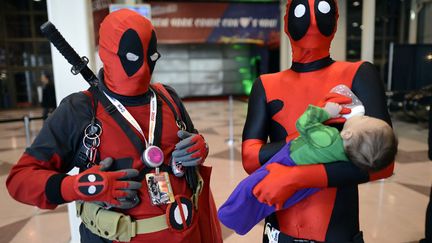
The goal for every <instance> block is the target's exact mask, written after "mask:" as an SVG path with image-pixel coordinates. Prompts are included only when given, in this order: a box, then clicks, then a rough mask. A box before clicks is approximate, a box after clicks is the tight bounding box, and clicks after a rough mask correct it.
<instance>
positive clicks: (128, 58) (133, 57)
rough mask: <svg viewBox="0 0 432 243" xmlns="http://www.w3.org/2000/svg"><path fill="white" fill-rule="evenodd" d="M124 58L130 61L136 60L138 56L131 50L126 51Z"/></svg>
mask: <svg viewBox="0 0 432 243" xmlns="http://www.w3.org/2000/svg"><path fill="white" fill-rule="evenodd" d="M126 59H127V60H128V61H131V62H136V61H137V60H138V59H139V56H138V55H135V54H133V53H132V52H128V53H126Z"/></svg>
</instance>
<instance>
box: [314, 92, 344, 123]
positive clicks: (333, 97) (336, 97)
mask: <svg viewBox="0 0 432 243" xmlns="http://www.w3.org/2000/svg"><path fill="white" fill-rule="evenodd" d="M328 102H333V103H336V104H339V105H342V110H341V111H340V112H339V114H341V115H344V114H349V113H351V109H350V108H347V107H344V106H343V105H346V104H351V103H352V99H351V98H350V97H347V96H344V95H341V94H338V93H328V94H327V95H326V96H324V99H322V100H321V101H319V102H318V104H317V106H319V107H325V105H326V104H327V103H328ZM345 121H346V119H345V118H344V117H336V118H332V119H329V120H327V121H326V122H324V123H325V124H334V123H344V122H345Z"/></svg>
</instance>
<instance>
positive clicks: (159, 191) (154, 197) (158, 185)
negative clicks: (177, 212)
mask: <svg viewBox="0 0 432 243" xmlns="http://www.w3.org/2000/svg"><path fill="white" fill-rule="evenodd" d="M146 182H147V188H148V192H149V195H150V200H151V203H152V204H153V205H164V204H169V203H172V202H174V193H173V190H172V188H171V183H170V180H169V175H168V173H167V172H160V173H148V174H146Z"/></svg>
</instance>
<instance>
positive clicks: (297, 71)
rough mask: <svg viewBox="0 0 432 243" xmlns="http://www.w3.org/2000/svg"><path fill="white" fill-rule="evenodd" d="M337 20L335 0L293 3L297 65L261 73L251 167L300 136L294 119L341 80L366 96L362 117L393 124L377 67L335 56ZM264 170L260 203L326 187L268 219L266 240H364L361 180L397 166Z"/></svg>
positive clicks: (246, 135) (253, 110) (251, 111)
mask: <svg viewBox="0 0 432 243" xmlns="http://www.w3.org/2000/svg"><path fill="white" fill-rule="evenodd" d="M337 19H338V10H337V3H336V1H334V0H289V1H288V3H287V6H286V14H285V18H284V20H285V32H286V34H287V35H288V37H289V38H290V42H291V46H292V57H293V58H292V59H293V63H292V67H291V69H288V70H284V71H281V72H278V73H273V74H266V75H262V76H260V77H259V78H258V79H257V80H256V81H255V83H254V85H253V88H252V91H251V94H250V98H249V106H248V114H247V118H246V123H245V126H244V130H243V143H242V160H243V166H244V168H245V170H246V171H247V172H248V173H252V172H254V171H255V170H257V169H258V168H259V167H260V166H261V165H263V164H264V163H265V162H266V161H268V160H269V159H270V158H271V157H272V156H273V155H274V154H275V153H276V152H277V151H279V150H280V149H281V148H282V147H283V146H284V145H285V144H286V143H287V142H288V141H291V140H292V139H293V138H295V137H296V136H297V133H296V128H295V121H296V120H297V119H298V118H299V116H300V115H301V114H302V112H303V111H304V110H305V109H306V108H307V106H308V105H309V104H314V105H317V104H318V103H319V101H321V100H325V98H326V97H325V96H326V94H328V93H329V91H330V90H331V89H332V88H333V87H335V86H336V85H339V84H344V85H346V86H348V87H349V88H351V90H352V91H353V92H354V94H355V95H356V96H357V97H358V98H359V99H360V100H361V101H362V102H363V105H364V107H365V110H366V113H365V115H368V116H371V117H376V118H379V119H382V120H384V121H386V122H387V123H389V124H391V120H390V116H389V114H388V112H387V106H386V99H385V93H384V87H383V83H382V82H381V81H380V79H379V77H378V74H377V72H376V70H375V68H374V67H373V65H372V64H370V63H367V62H355V63H350V62H339V61H334V60H332V59H331V57H330V53H329V49H330V43H331V41H332V39H333V37H334V34H335V32H336V26H337ZM334 126H336V127H337V128H339V129H341V128H342V127H341V126H340V125H334ZM268 139H269V142H267V141H268ZM318 162H319V161H318ZM266 168H267V170H268V171H269V174H268V175H267V176H266V177H265V178H264V179H263V180H262V181H261V182H260V183H258V184H257V186H256V187H255V188H254V195H255V196H256V197H257V199H258V200H259V201H261V202H265V203H267V204H269V205H277V204H282V203H283V202H285V201H286V200H287V199H288V198H289V197H290V196H291V195H293V194H294V193H295V192H296V191H297V190H299V189H303V188H322V189H321V190H320V191H318V192H317V193H315V194H313V195H311V196H310V197H307V198H305V199H304V200H302V201H300V202H299V203H297V204H296V205H294V206H292V207H291V208H288V209H286V210H281V211H278V212H276V213H275V214H273V215H271V216H269V217H267V218H266V229H265V232H264V237H263V241H264V242H268V241H270V242H331V243H340V242H347V243H348V242H363V239H362V233H361V231H360V229H359V209H358V208H359V205H358V186H357V185H358V184H360V183H365V182H368V181H373V180H377V179H381V178H386V177H389V176H391V175H392V172H393V168H394V164H391V165H390V166H388V167H387V168H385V169H383V170H381V171H379V172H374V173H368V172H365V171H363V170H361V169H359V168H358V167H356V166H355V165H354V164H352V163H346V162H335V163H328V164H316V165H304V166H294V167H288V166H283V165H279V164H276V165H275V166H269V167H266ZM301 240H303V241H301Z"/></svg>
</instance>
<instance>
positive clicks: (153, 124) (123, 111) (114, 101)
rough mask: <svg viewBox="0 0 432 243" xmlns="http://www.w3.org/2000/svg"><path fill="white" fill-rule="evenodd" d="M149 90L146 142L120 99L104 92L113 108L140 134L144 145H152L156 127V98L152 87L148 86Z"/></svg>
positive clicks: (141, 131)
mask: <svg viewBox="0 0 432 243" xmlns="http://www.w3.org/2000/svg"><path fill="white" fill-rule="evenodd" d="M150 91H151V92H152V96H151V99H150V119H149V135H148V136H149V141H148V142H147V139H146V137H145V136H144V132H143V130H142V129H141V127H140V125H139V124H138V122H137V121H136V120H135V118H134V117H133V116H132V115H131V113H129V111H128V110H127V109H126V107H124V105H123V104H122V103H120V101H118V100H117V99H116V98H114V97H111V96H109V95H108V94H107V93H105V92H104V94H105V96H106V97H107V98H108V99H109V101H111V103H112V104H113V105H114V106H115V108H116V109H117V110H118V111H119V112H120V114H121V115H122V116H123V117H124V118H125V119H126V120H127V121H128V122H129V123H130V124H131V125H132V126H133V127H134V128H135V129H136V130H137V131H138V132H139V133H140V134H141V135H142V137H143V138H144V141H145V144H146V147H149V146H152V145H153V141H154V131H155V127H156V115H157V99H156V93H155V92H154V91H153V89H151V88H150Z"/></svg>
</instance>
